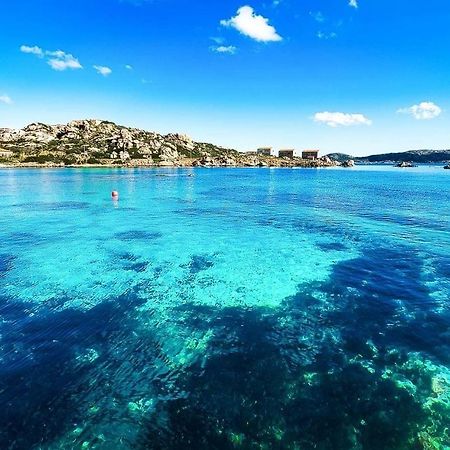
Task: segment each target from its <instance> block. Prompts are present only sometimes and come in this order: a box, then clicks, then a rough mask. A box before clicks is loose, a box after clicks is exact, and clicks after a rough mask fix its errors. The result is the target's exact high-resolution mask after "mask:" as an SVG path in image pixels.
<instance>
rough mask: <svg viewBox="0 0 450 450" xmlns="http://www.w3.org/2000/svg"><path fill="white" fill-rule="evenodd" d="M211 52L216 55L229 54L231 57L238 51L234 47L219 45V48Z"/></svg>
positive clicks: (213, 48) (212, 48)
mask: <svg viewBox="0 0 450 450" xmlns="http://www.w3.org/2000/svg"><path fill="white" fill-rule="evenodd" d="M211 50H212V51H213V52H216V53H228V54H229V55H234V54H235V53H236V50H237V49H236V47H234V46H233V45H227V46H225V45H219V46H218V47H211Z"/></svg>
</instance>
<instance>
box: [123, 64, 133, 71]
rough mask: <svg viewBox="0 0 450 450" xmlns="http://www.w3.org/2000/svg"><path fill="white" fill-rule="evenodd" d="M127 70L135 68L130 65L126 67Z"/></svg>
mask: <svg viewBox="0 0 450 450" xmlns="http://www.w3.org/2000/svg"><path fill="white" fill-rule="evenodd" d="M125 69H127V70H133V66H131V65H130V64H126V65H125Z"/></svg>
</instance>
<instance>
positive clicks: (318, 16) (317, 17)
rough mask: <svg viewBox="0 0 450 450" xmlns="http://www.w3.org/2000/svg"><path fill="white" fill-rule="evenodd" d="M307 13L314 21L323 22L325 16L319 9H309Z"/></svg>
mask: <svg viewBox="0 0 450 450" xmlns="http://www.w3.org/2000/svg"><path fill="white" fill-rule="evenodd" d="M309 15H310V16H311V17H312V18H313V19H314V20H315V21H316V22H319V23H323V22H325V16H324V15H323V14H322V13H321V12H320V11H317V12H313V11H311V12H310V13H309Z"/></svg>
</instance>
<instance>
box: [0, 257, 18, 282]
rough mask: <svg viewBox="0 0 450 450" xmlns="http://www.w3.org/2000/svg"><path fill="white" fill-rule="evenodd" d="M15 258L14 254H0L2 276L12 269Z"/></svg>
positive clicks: (0, 274) (0, 272)
mask: <svg viewBox="0 0 450 450" xmlns="http://www.w3.org/2000/svg"><path fill="white" fill-rule="evenodd" d="M15 259H16V258H15V257H14V256H13V255H4V254H3V255H2V254H0V278H1V277H3V276H5V274H6V273H7V272H9V271H10V270H11V269H12V267H13V263H14V260H15Z"/></svg>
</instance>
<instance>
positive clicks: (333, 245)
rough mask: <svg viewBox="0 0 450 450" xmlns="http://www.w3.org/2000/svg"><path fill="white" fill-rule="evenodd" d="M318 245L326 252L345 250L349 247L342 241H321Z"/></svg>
mask: <svg viewBox="0 0 450 450" xmlns="http://www.w3.org/2000/svg"><path fill="white" fill-rule="evenodd" d="M317 246H318V247H319V248H320V249H321V250H323V251H326V252H344V251H345V250H347V247H346V246H345V245H344V244H342V243H341V242H319V243H318V244H317Z"/></svg>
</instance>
